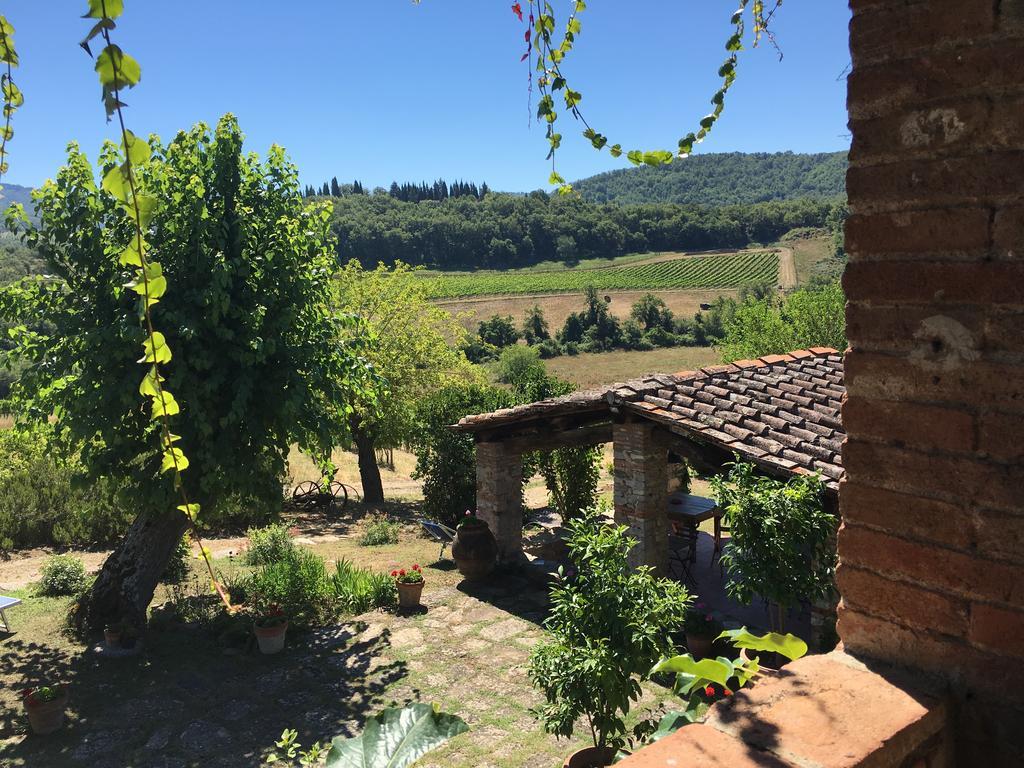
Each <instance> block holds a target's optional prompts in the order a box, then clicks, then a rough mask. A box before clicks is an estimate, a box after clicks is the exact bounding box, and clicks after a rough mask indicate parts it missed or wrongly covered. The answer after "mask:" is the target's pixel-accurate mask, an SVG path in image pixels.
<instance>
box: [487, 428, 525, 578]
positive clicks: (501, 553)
mask: <svg viewBox="0 0 1024 768" xmlns="http://www.w3.org/2000/svg"><path fill="white" fill-rule="evenodd" d="M476 513H477V516H478V517H479V518H480V519H481V520H484V521H485V522H486V523H487V525H489V526H490V528H491V532H492V533H493V534H494V538H495V539H497V540H498V562H499V563H517V562H519V561H520V560H522V559H523V457H522V455H521V454H519V453H515V452H513V451H509V450H508V449H507V448H506V447H505V445H504V444H502V443H477V444H476Z"/></svg>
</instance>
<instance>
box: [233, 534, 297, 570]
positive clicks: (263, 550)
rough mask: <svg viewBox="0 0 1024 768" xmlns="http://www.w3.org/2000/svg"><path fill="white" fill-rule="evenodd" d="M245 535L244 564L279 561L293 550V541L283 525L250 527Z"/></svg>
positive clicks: (262, 563) (263, 563)
mask: <svg viewBox="0 0 1024 768" xmlns="http://www.w3.org/2000/svg"><path fill="white" fill-rule="evenodd" d="M245 535H246V536H247V537H248V539H249V546H248V549H246V550H245V563H246V565H268V564H270V563H279V562H281V561H283V560H285V559H286V558H288V557H289V556H290V555H292V554H294V552H295V542H293V541H292V537H291V535H290V534H289V533H288V529H287V528H286V527H285V526H283V525H280V524H274V525H268V526H267V527H266V528H250V529H249V530H248V531H246V532H245Z"/></svg>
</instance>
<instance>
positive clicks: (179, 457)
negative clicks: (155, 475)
mask: <svg viewBox="0 0 1024 768" xmlns="http://www.w3.org/2000/svg"><path fill="white" fill-rule="evenodd" d="M168 415H170V414H168ZM186 469H188V457H187V456H185V453H184V452H183V451H182V450H181V448H170V449H168V450H165V451H164V457H163V461H161V462H160V473H161V474H163V473H164V472H174V471H175V470H177V471H178V472H184V471H185V470H186Z"/></svg>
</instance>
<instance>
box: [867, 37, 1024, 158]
mask: <svg viewBox="0 0 1024 768" xmlns="http://www.w3.org/2000/svg"><path fill="white" fill-rule="evenodd" d="M1022 83H1024V40H1003V41H1001V42H1000V44H999V45H977V46H969V47H965V48H958V49H946V50H943V51H934V52H928V53H925V54H920V55H917V56H914V57H913V58H909V59H903V60H901V61H893V60H887V61H884V62H879V63H878V64H876V65H872V66H871V67H864V66H857V67H855V68H854V69H853V71H852V72H851V73H850V76H849V77H848V78H847V104H848V106H849V111H850V116H851V118H854V119H861V118H868V117H873V116H877V115H884V114H889V113H891V112H893V111H896V110H898V109H900V108H904V107H908V106H922V105H925V104H930V103H935V102H942V101H950V100H952V99H958V98H963V97H967V96H973V95H981V96H983V97H989V96H991V95H992V93H993V91H996V90H998V89H1002V88H1012V87H1015V86H1019V85H1021V84H1022ZM854 147H856V136H854ZM851 160H853V161H855V162H856V161H859V160H860V158H859V157H858V152H857V151H856V150H854V151H851Z"/></svg>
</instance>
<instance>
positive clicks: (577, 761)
mask: <svg viewBox="0 0 1024 768" xmlns="http://www.w3.org/2000/svg"><path fill="white" fill-rule="evenodd" d="M614 759H615V750H614V749H612V748H611V747H587V748H586V749H580V750H577V751H576V752H573V753H572V754H571V755H569V756H568V757H567V758H565V762H564V763H562V768H605V766H608V765H611V764H612V760H614Z"/></svg>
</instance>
